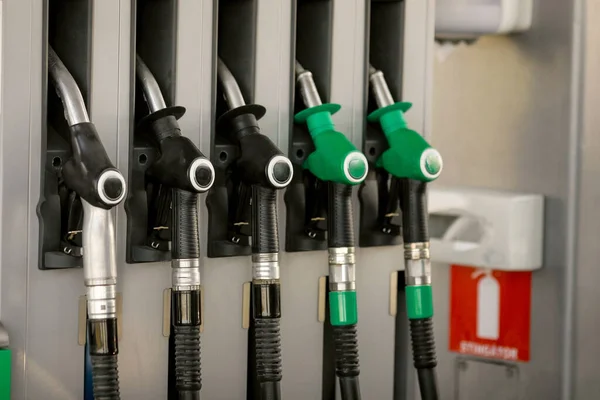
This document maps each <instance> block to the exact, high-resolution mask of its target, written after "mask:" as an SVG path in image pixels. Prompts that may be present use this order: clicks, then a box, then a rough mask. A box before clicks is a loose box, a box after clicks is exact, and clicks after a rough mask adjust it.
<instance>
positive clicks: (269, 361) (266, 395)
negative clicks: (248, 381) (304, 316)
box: [254, 318, 282, 400]
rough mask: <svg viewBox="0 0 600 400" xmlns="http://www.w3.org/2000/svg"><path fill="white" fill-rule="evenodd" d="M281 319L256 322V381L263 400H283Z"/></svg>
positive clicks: (258, 319)
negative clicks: (281, 387) (281, 385)
mask: <svg viewBox="0 0 600 400" xmlns="http://www.w3.org/2000/svg"><path fill="white" fill-rule="evenodd" d="M279 325H280V318H256V319H255V320H254V335H255V357H256V358H255V360H256V379H257V382H258V384H259V391H260V398H261V400H267V399H269V400H278V399H280V398H281V393H280V391H281V389H280V388H279V385H280V382H281V378H282V367H281V332H280V327H279Z"/></svg>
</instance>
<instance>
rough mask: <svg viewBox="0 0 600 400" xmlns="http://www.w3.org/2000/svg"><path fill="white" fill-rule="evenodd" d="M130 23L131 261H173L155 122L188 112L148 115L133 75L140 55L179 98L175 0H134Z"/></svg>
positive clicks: (169, 100)
mask: <svg viewBox="0 0 600 400" xmlns="http://www.w3.org/2000/svg"><path fill="white" fill-rule="evenodd" d="M134 15H135V23H134V24H132V26H133V28H132V29H133V30H134V32H132V34H133V35H134V37H135V46H134V49H133V50H132V55H133V56H132V69H133V73H132V81H131V84H132V86H131V87H132V88H135V91H134V96H132V101H133V104H132V108H133V110H134V118H133V124H132V129H131V134H130V141H129V149H130V151H129V187H130V189H129V191H128V195H127V199H126V200H125V211H126V212H127V252H126V260H127V262H128V263H130V264H131V263H146V262H159V261H169V260H170V259H171V252H170V250H169V242H170V240H171V231H170V226H171V212H170V207H171V190H170V188H167V187H166V186H163V185H161V184H160V183H159V182H158V181H157V180H156V179H153V177H152V176H151V174H150V173H149V171H150V170H151V168H152V167H153V166H155V164H156V161H157V160H158V159H159V157H160V146H159V144H158V143H157V140H156V138H155V133H154V132H153V121H155V120H158V119H160V118H163V117H165V116H166V115H171V116H174V117H175V119H179V118H180V117H181V116H182V115H183V112H184V111H185V110H184V109H182V108H181V107H169V108H166V109H164V110H161V111H159V112H156V113H151V114H150V115H149V109H148V105H147V104H146V100H145V99H144V94H143V90H142V87H141V84H140V82H139V80H138V79H137V77H136V74H135V65H136V54H138V55H139V56H140V57H141V58H142V59H143V61H144V63H145V64H146V65H147V66H148V68H149V69H150V71H151V72H152V75H153V76H154V78H155V79H156V81H157V83H158V85H159V87H160V91H161V94H162V96H163V97H164V100H165V102H166V104H174V103H175V84H176V78H177V76H176V70H177V69H176V54H175V49H176V48H177V46H176V42H177V1H175V0H153V1H150V0H136V1H135V9H134Z"/></svg>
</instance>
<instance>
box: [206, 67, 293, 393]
mask: <svg viewBox="0 0 600 400" xmlns="http://www.w3.org/2000/svg"><path fill="white" fill-rule="evenodd" d="M217 73H218V77H219V80H220V82H221V85H222V88H223V93H224V95H225V100H226V102H227V103H228V105H229V108H230V110H229V111H227V112H226V113H225V114H223V115H222V116H221V117H220V118H219V120H218V122H217V133H218V134H220V135H225V136H226V137H227V138H228V139H229V140H230V141H231V142H232V143H235V144H236V145H237V146H238V148H239V157H238V158H237V159H236V161H235V164H234V175H235V177H236V180H237V184H238V185H239V187H240V191H245V193H248V188H250V193H251V213H250V215H251V218H250V220H251V232H252V235H251V236H252V287H253V289H252V316H253V318H252V327H251V338H252V339H251V344H250V353H251V354H250V358H251V360H253V362H254V364H255V370H254V371H253V372H252V379H249V387H250V388H251V389H250V390H251V391H253V392H254V395H255V397H256V398H261V399H266V398H268V399H273V400H277V399H279V398H280V396H281V393H280V384H279V382H280V381H281V379H282V367H281V363H282V362H281V335H280V328H279V326H280V318H281V297H280V292H281V286H280V281H279V228H278V223H277V192H276V191H277V190H278V189H282V188H285V187H286V186H287V185H288V184H289V183H290V182H291V181H292V177H293V167H292V163H291V161H290V160H289V159H288V158H287V157H286V156H284V155H283V153H282V152H281V150H279V148H277V146H276V145H275V144H274V143H273V142H272V141H271V139H269V138H268V137H267V136H265V135H263V134H262V133H261V131H260V127H259V125H258V120H259V119H260V118H261V117H262V116H263V115H264V114H265V112H266V110H265V108H264V107H263V106H260V105H256V104H250V105H246V104H245V102H244V98H243V96H242V93H241V91H240V89H239V86H238V84H237V82H236V80H235V78H234V76H233V75H232V74H231V72H230V71H229V69H228V68H227V66H226V65H225V63H224V62H223V61H222V60H221V59H219V60H218V68H217ZM244 201H245V200H244ZM241 204H242V206H243V207H244V208H245V209H246V206H247V204H248V203H245V202H244V203H241Z"/></svg>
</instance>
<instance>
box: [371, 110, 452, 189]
mask: <svg viewBox="0 0 600 400" xmlns="http://www.w3.org/2000/svg"><path fill="white" fill-rule="evenodd" d="M410 106H411V104H410V103H395V104H392V105H389V106H386V107H383V108H379V109H377V110H375V111H373V112H372V113H371V114H370V115H369V117H368V120H369V121H370V122H379V123H380V124H381V129H382V130H383V133H384V134H385V137H386V138H387V141H388V145H389V149H387V150H386V151H384V152H383V154H382V155H381V157H379V159H378V160H377V166H378V167H382V168H384V169H385V170H386V171H388V172H389V173H390V174H392V175H393V176H395V177H397V178H409V179H415V180H419V181H423V182H431V181H433V180H435V179H437V177H438V176H440V174H441V173H442V169H443V166H444V163H443V160H442V156H441V155H440V153H439V152H438V151H437V150H436V149H434V148H433V147H431V145H430V144H429V143H427V141H426V140H425V139H424V138H423V137H422V136H421V135H420V134H419V133H418V132H416V131H414V130H412V129H409V128H408V125H407V123H406V120H405V119H404V112H406V111H407V110H408V109H409V108H410Z"/></svg>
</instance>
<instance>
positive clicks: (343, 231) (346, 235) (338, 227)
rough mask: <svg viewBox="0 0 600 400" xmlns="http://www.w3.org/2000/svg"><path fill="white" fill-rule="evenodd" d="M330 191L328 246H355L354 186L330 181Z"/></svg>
mask: <svg viewBox="0 0 600 400" xmlns="http://www.w3.org/2000/svg"><path fill="white" fill-rule="evenodd" d="M328 192H329V193H328V204H327V242H328V247H329V248H333V247H354V221H353V218H354V217H353V213H352V186H349V185H344V184H342V183H334V182H329V185H328Z"/></svg>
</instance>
